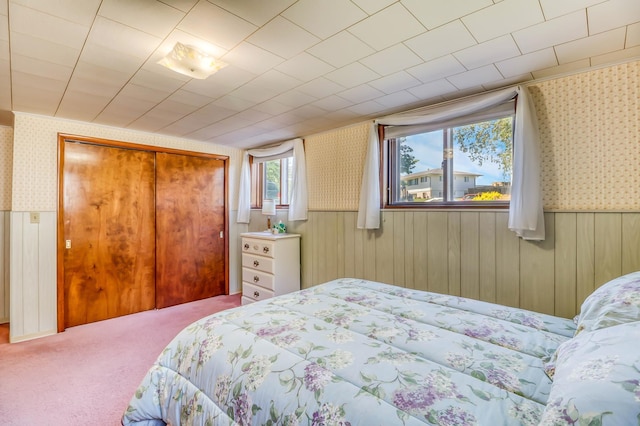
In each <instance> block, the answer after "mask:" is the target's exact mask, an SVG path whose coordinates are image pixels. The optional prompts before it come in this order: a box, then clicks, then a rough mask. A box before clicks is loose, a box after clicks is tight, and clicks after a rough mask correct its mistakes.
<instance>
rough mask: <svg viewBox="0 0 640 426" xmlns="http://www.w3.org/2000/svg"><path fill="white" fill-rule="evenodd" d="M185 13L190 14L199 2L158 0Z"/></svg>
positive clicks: (195, 0) (194, 0) (192, 0)
mask: <svg viewBox="0 0 640 426" xmlns="http://www.w3.org/2000/svg"><path fill="white" fill-rule="evenodd" d="M158 1H161V2H162V3H164V4H167V5H169V6H171V7H175V8H176V9H178V10H181V11H183V12H188V11H189V10H191V8H192V7H193V6H194V5H195V4H196V3H197V2H198V0H158Z"/></svg>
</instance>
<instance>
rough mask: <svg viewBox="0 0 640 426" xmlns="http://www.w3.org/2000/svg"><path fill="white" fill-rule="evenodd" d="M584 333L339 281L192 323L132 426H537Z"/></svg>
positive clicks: (137, 406)
mask: <svg viewBox="0 0 640 426" xmlns="http://www.w3.org/2000/svg"><path fill="white" fill-rule="evenodd" d="M573 327H574V325H573V322H572V321H571V320H564V319H561V318H555V317H551V316H545V315H541V314H535V313H532V312H527V311H523V310H518V309H514V308H506V307H502V306H498V305H493V304H488V303H484V302H478V301H472V300H469V299H463V298H458V297H453V296H443V295H437V294H434V293H425V292H420V291H414V290H409V289H401V288H398V287H393V286H389V285H385V284H380V283H374V282H370V281H364V280H354V279H340V280H335V281H332V282H330V283H327V284H324V285H320V286H316V287H313V288H310V289H307V290H303V291H301V292H298V293H294V294H290V295H285V296H281V297H277V298H273V299H269V300H267V301H264V302H260V303H255V304H252V305H248V306H243V307H241V308H238V309H233V310H229V311H225V312H221V313H218V314H215V315H214V316H211V317H208V318H204V319H202V320H200V321H198V322H196V323H194V324H192V325H191V326H190V327H188V328H186V329H185V330H184V331H183V332H182V333H180V334H179V335H178V336H177V337H176V338H175V339H174V341H173V342H172V343H171V344H169V345H168V346H167V348H166V349H165V351H164V352H163V353H162V354H161V355H160V357H159V358H158V361H157V362H156V364H155V365H154V366H153V367H152V368H151V369H150V371H149V373H148V374H147V375H146V377H145V378H144V380H143V382H142V383H141V385H140V387H139V389H138V391H137V392H136V395H135V396H134V397H133V398H132V400H131V403H130V406H129V408H128V409H127V412H126V413H125V415H124V417H123V424H125V425H129V424H136V423H138V424H147V425H151V424H164V423H165V422H167V423H172V424H177V423H178V422H180V423H181V424H239V425H248V424H274V425H275V424H289V425H297V424H299V425H303V424H304V425H318V426H320V425H353V426H355V425H374V424H385V425H391V424H402V425H424V424H439V425H456V426H457V425H484V424H505V425H537V424H538V422H539V420H540V416H541V414H542V412H543V410H544V407H545V406H544V404H545V403H546V401H547V398H548V396H549V392H550V389H551V386H552V383H551V381H550V380H549V378H548V377H547V376H546V374H545V372H544V368H543V367H544V362H543V361H544V360H545V359H546V358H547V357H548V356H549V355H551V354H552V353H553V352H554V351H555V350H556V348H557V347H558V345H560V344H562V343H563V342H565V341H567V340H568V339H569V336H571V335H572V334H573ZM150 419H152V420H150ZM153 419H155V420H153ZM154 422H155V423H154Z"/></svg>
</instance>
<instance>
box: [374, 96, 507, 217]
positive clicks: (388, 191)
mask: <svg viewBox="0 0 640 426" xmlns="http://www.w3.org/2000/svg"><path fill="white" fill-rule="evenodd" d="M513 105H514V110H513V112H508V113H504V112H502V113H489V114H486V113H480V114H471V115H469V116H466V117H460V118H458V119H455V120H453V121H452V122H447V123H441V124H440V125H434V126H428V127H426V128H422V129H421V130H419V131H417V132H416V133H411V134H408V135H406V136H411V135H417V134H422V133H428V132H430V131H434V130H442V131H443V142H442V148H443V161H442V169H443V175H441V176H440V180H441V181H443V180H444V185H443V189H442V192H443V193H444V194H446V193H447V192H448V186H449V185H450V183H449V181H448V180H447V179H444V176H445V175H446V173H447V172H446V167H447V161H446V160H445V158H444V151H445V150H448V149H449V147H447V146H445V145H446V143H447V142H446V140H447V138H446V135H445V133H450V132H451V131H452V129H453V128H455V127H460V126H464V125H467V124H474V123H480V122H482V121H488V120H497V119H501V118H505V117H511V118H512V121H511V129H512V135H511V140H512V145H511V149H512V150H514V149H515V147H514V143H513V137H514V134H513V133H514V129H515V120H516V114H515V102H514V104H513ZM385 127H387V126H384V125H382V126H380V128H379V140H380V152H381V156H380V167H381V168H382V169H383V170H381V173H380V176H381V182H380V183H381V191H382V194H381V195H382V197H381V199H382V208H383V209H416V210H466V209H493V210H508V209H509V204H510V200H503V201H474V200H458V201H444V200H443V201H430V202H428V203H417V202H408V201H405V202H402V201H393V198H394V195H395V194H394V191H393V188H400V186H399V179H400V173H399V168H400V155H399V152H400V151H399V147H398V143H399V142H398V139H400V138H401V137H396V138H385ZM392 150H393V151H394V153H395V155H392ZM512 158H513V152H512ZM451 183H453V182H451Z"/></svg>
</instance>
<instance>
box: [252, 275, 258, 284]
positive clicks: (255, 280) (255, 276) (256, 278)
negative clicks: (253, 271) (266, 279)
mask: <svg viewBox="0 0 640 426" xmlns="http://www.w3.org/2000/svg"><path fill="white" fill-rule="evenodd" d="M258 281H260V277H259V276H257V275H254V276H253V282H254V283H257V282H258Z"/></svg>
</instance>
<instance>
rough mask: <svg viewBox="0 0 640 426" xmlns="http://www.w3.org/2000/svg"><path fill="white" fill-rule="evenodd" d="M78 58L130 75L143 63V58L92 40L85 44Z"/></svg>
mask: <svg viewBox="0 0 640 426" xmlns="http://www.w3.org/2000/svg"><path fill="white" fill-rule="evenodd" d="M80 60H81V61H83V62H88V63H91V64H94V65H98V66H100V67H102V68H109V69H114V70H116V71H120V72H122V73H126V74H128V75H131V76H132V75H133V74H135V73H136V72H137V71H138V69H140V67H141V66H142V65H143V64H144V59H143V58H140V57H135V56H131V55H128V54H126V53H125V52H123V51H122V50H121V49H110V48H108V47H104V46H98V45H96V44H94V43H93V42H91V43H87V44H86V45H85V48H84V49H83V50H82V55H81V56H80Z"/></svg>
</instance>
